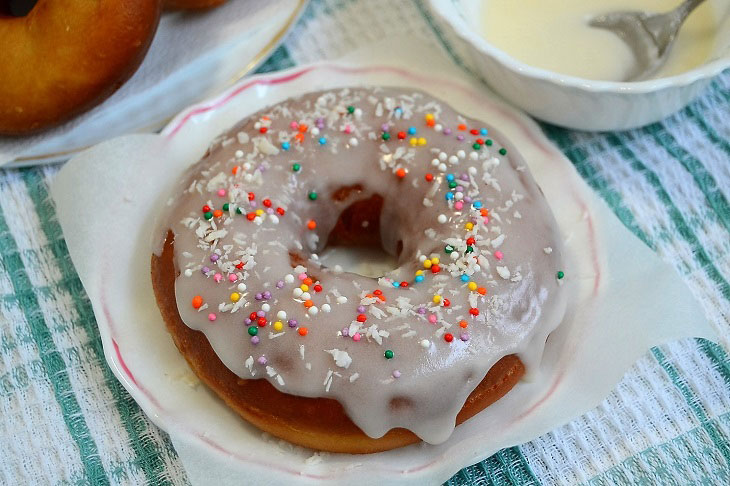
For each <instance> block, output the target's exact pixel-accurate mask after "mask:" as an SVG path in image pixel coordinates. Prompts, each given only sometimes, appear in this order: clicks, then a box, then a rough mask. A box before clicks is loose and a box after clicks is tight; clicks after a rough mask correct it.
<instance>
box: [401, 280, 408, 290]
mask: <svg viewBox="0 0 730 486" xmlns="http://www.w3.org/2000/svg"><path fill="white" fill-rule="evenodd" d="M400 286H401V287H403V288H404V289H405V288H407V287H408V282H401V283H400Z"/></svg>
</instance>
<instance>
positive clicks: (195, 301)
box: [193, 295, 203, 309]
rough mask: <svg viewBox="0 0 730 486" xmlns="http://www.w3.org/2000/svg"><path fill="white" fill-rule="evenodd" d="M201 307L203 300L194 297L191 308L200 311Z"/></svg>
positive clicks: (197, 296)
mask: <svg viewBox="0 0 730 486" xmlns="http://www.w3.org/2000/svg"><path fill="white" fill-rule="evenodd" d="M202 305H203V298H202V297H201V296H199V295H196V296H195V297H193V308H194V309H200V307H201V306H202Z"/></svg>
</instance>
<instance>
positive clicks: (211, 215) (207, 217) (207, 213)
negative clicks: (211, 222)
mask: <svg viewBox="0 0 730 486" xmlns="http://www.w3.org/2000/svg"><path fill="white" fill-rule="evenodd" d="M203 217H204V218H205V219H213V213H211V212H210V211H208V212H205V213H203Z"/></svg>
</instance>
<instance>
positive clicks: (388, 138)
mask: <svg viewBox="0 0 730 486" xmlns="http://www.w3.org/2000/svg"><path fill="white" fill-rule="evenodd" d="M383 140H390V133H388V132H385V133H383Z"/></svg>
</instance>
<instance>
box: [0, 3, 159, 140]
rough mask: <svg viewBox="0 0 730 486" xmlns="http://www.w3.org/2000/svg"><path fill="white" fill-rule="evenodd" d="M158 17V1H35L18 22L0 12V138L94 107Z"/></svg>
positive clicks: (135, 56)
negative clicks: (0, 42) (0, 46)
mask: <svg viewBox="0 0 730 486" xmlns="http://www.w3.org/2000/svg"><path fill="white" fill-rule="evenodd" d="M160 10H161V2H160V0H136V1H132V0H98V1H94V2H88V1H83V0H53V1H51V0H38V2H37V3H36V5H35V6H34V7H33V8H32V10H30V11H29V12H28V13H27V14H26V15H24V16H19V17H14V16H11V15H9V13H10V12H13V13H18V10H9V11H2V10H0V39H2V43H3V48H2V50H3V60H2V62H1V63H0V80H2V83H0V134H2V135H20V134H27V133H31V132H34V131H38V130H42V129H44V128H48V127H51V126H53V125H57V124H59V123H62V122H64V121H66V120H68V119H70V118H71V117H73V116H75V115H77V114H79V113H81V112H83V111H85V110H88V109H89V108H92V107H93V106H95V105H97V104H99V103H101V102H102V101H103V100H104V99H106V98H107V97H108V96H109V95H111V94H112V93H113V92H114V91H116V90H117V89H118V88H119V87H120V86H121V85H122V84H123V83H124V82H125V81H126V80H127V79H128V78H129V77H130V76H132V74H133V73H134V72H135V71H136V69H137V67H138V66H139V64H140V63H141V62H142V59H143V58H144V55H145V53H146V52H147V49H148V47H149V45H150V43H151V42H152V37H153V36H154V33H155V30H156V29H157V24H158V22H159V18H160ZM22 12H24V11H21V13H22Z"/></svg>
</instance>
